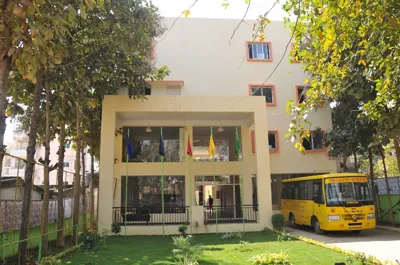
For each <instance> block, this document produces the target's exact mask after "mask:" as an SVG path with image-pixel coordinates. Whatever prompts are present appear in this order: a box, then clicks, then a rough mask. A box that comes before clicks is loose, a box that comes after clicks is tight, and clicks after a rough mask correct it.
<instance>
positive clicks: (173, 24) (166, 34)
mask: <svg viewBox="0 0 400 265" xmlns="http://www.w3.org/2000/svg"><path fill="white" fill-rule="evenodd" d="M197 1H199V0H195V1H194V2H193V4H192V5H191V6H190V7H189V8H188V9H187V11H189V10H190V9H192V7H193V6H194V5H195V4H196V3H197ZM181 17H182V14H180V15H179V17H177V18H176V19H175V20H174V22H173V23H172V25H171V27H170V28H169V29H168V31H167V33H165V35H164V37H162V38H161V40H159V41H158V42H157V44H158V43H160V42H162V41H163V40H164V39H165V38H166V37H167V36H168V34H169V33H170V31H171V30H172V28H173V27H174V26H175V23H176V22H177V21H178V19H180V18H181Z"/></svg>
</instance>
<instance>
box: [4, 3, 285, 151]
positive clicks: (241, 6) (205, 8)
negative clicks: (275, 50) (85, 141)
mask: <svg viewBox="0 0 400 265" xmlns="http://www.w3.org/2000/svg"><path fill="white" fill-rule="evenodd" d="M228 1H229V3H230V4H229V6H228V8H227V9H225V7H223V6H221V4H222V3H223V0H197V2H196V4H195V5H194V6H193V8H191V9H190V12H191V14H190V16H189V17H196V18H230V19H242V18H243V15H244V13H245V12H246V9H247V4H246V3H245V0H228ZM152 2H153V4H154V5H155V6H157V7H158V8H159V11H160V13H161V15H162V16H163V17H178V16H180V15H181V14H182V11H183V10H185V9H188V8H189V7H190V6H191V5H192V4H193V3H194V2H195V0H152ZM274 3H275V0H250V7H249V10H248V12H247V14H246V19H256V18H257V17H258V16H259V15H261V14H264V13H265V12H266V11H268V10H269V9H271V7H272V6H273V4H274ZM284 16H285V12H284V11H282V6H281V5H280V4H276V5H275V7H274V8H273V9H272V10H271V12H270V13H269V14H268V19H269V20H283V19H282V18H283V17H284ZM182 19H184V18H182ZM14 127H15V126H14V123H11V122H10V120H9V119H7V128H6V133H5V136H4V137H5V139H4V140H5V144H6V145H7V143H9V142H11V141H12V140H13V130H14Z"/></svg>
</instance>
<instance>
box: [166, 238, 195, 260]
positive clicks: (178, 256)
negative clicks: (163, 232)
mask: <svg viewBox="0 0 400 265" xmlns="http://www.w3.org/2000/svg"><path fill="white" fill-rule="evenodd" d="M191 238H192V237H191V236H187V237H184V236H175V237H172V241H173V244H174V249H173V250H172V253H173V254H174V257H175V264H179V265H198V264H199V263H198V262H197V258H198V253H199V251H200V250H199V249H198V248H194V247H192V244H191V241H190V240H191Z"/></svg>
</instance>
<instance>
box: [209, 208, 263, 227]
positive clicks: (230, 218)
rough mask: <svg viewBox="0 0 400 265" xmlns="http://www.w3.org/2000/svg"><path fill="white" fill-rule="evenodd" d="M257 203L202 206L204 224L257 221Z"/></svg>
mask: <svg viewBox="0 0 400 265" xmlns="http://www.w3.org/2000/svg"><path fill="white" fill-rule="evenodd" d="M257 210H258V205H243V211H242V206H241V205H218V206H213V207H212V209H211V208H210V207H208V206H204V224H215V223H216V222H217V216H218V223H219V224H233V223H242V222H243V219H244V222H245V223H257V221H258V211H257Z"/></svg>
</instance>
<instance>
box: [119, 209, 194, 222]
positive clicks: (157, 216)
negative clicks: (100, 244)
mask: <svg viewBox="0 0 400 265" xmlns="http://www.w3.org/2000/svg"><path fill="white" fill-rule="evenodd" d="M113 212H114V222H115V223H118V224H120V225H125V218H126V225H162V224H163V218H162V207H155V206H145V207H143V206H130V207H127V213H126V214H125V207H114V208H113ZM189 220H190V219H189V206H182V207H171V206H166V207H164V224H166V225H177V224H187V223H189Z"/></svg>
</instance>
